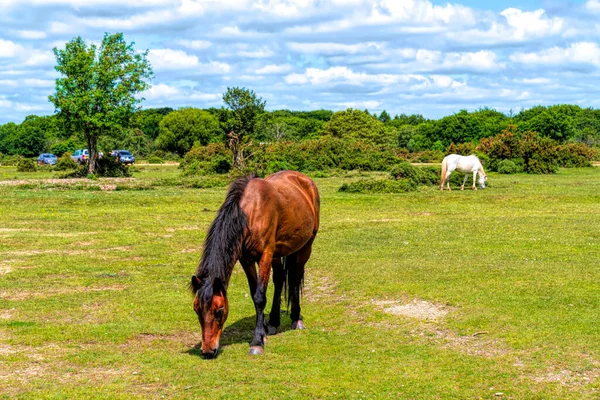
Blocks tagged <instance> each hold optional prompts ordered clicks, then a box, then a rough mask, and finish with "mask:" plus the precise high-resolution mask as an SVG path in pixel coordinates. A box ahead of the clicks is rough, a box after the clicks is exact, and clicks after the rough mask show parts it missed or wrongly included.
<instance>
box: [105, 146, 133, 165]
mask: <svg viewBox="0 0 600 400" xmlns="http://www.w3.org/2000/svg"><path fill="white" fill-rule="evenodd" d="M110 155H111V156H113V157H116V158H117V161H119V162H122V163H123V164H130V165H131V164H133V163H134V162H135V157H134V156H133V154H131V152H130V151H128V150H113V151H112V152H111V153H110Z"/></svg>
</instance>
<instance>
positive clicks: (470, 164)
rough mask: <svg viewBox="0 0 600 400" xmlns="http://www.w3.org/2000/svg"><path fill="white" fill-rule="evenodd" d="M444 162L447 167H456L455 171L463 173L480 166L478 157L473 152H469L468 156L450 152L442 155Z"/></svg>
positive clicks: (452, 168) (451, 168)
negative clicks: (444, 155)
mask: <svg viewBox="0 0 600 400" xmlns="http://www.w3.org/2000/svg"><path fill="white" fill-rule="evenodd" d="M444 162H446V165H447V166H448V169H450V170H454V169H456V170H457V171H459V172H463V173H467V172H473V171H476V170H477V169H479V167H480V166H481V162H480V161H479V158H478V157H477V156H476V155H474V154H471V155H469V156H461V155H459V154H450V155H448V156H446V157H444Z"/></svg>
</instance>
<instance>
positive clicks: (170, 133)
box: [156, 107, 222, 155]
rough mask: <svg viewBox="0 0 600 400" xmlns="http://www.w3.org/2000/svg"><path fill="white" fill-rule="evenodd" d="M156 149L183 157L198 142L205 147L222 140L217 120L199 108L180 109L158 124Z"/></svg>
mask: <svg viewBox="0 0 600 400" xmlns="http://www.w3.org/2000/svg"><path fill="white" fill-rule="evenodd" d="M159 127H160V128H159V134H158V138H156V147H157V148H159V149H161V150H166V151H171V152H174V153H178V154H180V155H184V154H185V153H187V152H188V151H190V149H191V148H192V146H193V145H194V143H195V142H198V143H199V144H200V145H202V146H206V145H207V144H208V143H211V142H218V141H219V140H220V139H221V138H222V131H221V127H220V126H219V120H218V119H217V118H216V117H215V116H214V115H212V114H210V113H209V112H207V111H204V110H200V109H199V108H191V107H189V108H182V109H180V110H177V111H173V112H172V113H170V114H168V115H167V116H166V117H164V118H163V119H162V120H161V121H160V124H159Z"/></svg>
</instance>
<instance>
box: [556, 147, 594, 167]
mask: <svg viewBox="0 0 600 400" xmlns="http://www.w3.org/2000/svg"><path fill="white" fill-rule="evenodd" d="M557 153H558V163H559V165H560V166H561V167H566V168H574V167H589V166H591V161H592V160H594V159H595V158H596V150H595V149H594V148H591V147H588V146H587V145H586V144H584V143H570V144H567V145H563V146H558V148H557Z"/></svg>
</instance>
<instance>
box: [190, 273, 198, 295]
mask: <svg viewBox="0 0 600 400" xmlns="http://www.w3.org/2000/svg"><path fill="white" fill-rule="evenodd" d="M190 287H191V288H192V290H193V291H194V293H196V292H197V291H198V289H200V279H198V277H197V276H196V275H193V276H192V281H191V282H190Z"/></svg>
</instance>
